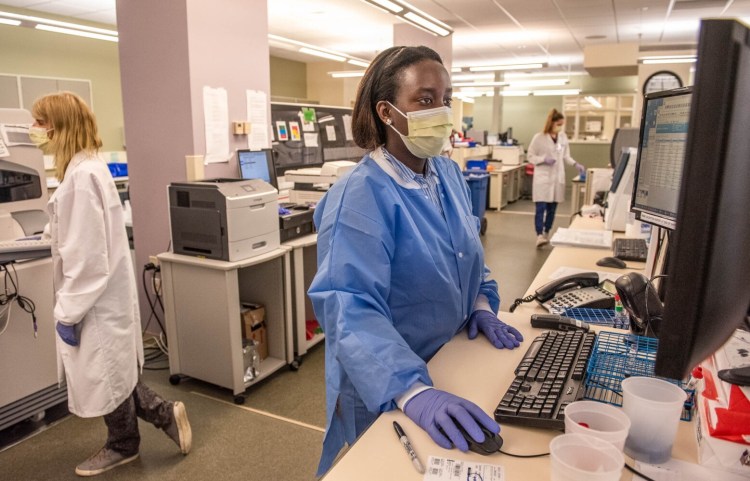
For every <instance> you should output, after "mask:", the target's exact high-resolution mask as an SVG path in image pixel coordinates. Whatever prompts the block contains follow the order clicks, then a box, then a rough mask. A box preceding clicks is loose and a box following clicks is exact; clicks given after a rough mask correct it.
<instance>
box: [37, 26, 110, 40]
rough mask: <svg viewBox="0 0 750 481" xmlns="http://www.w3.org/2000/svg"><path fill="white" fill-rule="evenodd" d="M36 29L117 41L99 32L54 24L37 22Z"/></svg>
mask: <svg viewBox="0 0 750 481" xmlns="http://www.w3.org/2000/svg"><path fill="white" fill-rule="evenodd" d="M34 28H36V29H37V30H44V31H47V32H56V33H64V34H66V35H75V36H76V37H86V38H95V39H97V40H107V41H109V42H117V41H118V38H117V37H113V36H111V35H102V34H101V33H93V32H82V31H80V30H74V29H72V28H63V27H55V26H54V25H42V24H38V25H37V26H36V27H34Z"/></svg>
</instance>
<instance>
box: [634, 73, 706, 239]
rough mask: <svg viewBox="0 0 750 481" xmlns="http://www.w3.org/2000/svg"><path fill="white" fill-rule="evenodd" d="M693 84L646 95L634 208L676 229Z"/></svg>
mask: <svg viewBox="0 0 750 481" xmlns="http://www.w3.org/2000/svg"><path fill="white" fill-rule="evenodd" d="M691 99H692V90H691V88H690V87H685V88H679V89H674V90H667V91H664V92H656V93H653V94H648V95H646V98H645V99H644V107H643V114H642V117H641V130H640V142H639V146H638V161H637V163H636V170H635V185H634V189H633V200H632V204H631V210H632V211H633V212H635V215H636V218H637V219H639V220H642V221H644V222H648V223H649V224H653V225H657V226H660V227H665V228H667V229H672V230H673V229H674V228H675V221H676V219H677V204H678V202H679V197H680V181H681V179H682V169H683V164H684V162H685V143H686V141H687V135H688V121H689V119H690V102H691Z"/></svg>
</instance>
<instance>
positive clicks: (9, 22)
mask: <svg viewBox="0 0 750 481" xmlns="http://www.w3.org/2000/svg"><path fill="white" fill-rule="evenodd" d="M0 24H3V25H13V26H14V27H17V26H19V25H21V21H20V20H11V19H9V18H0Z"/></svg>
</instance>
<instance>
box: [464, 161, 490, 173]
mask: <svg viewBox="0 0 750 481" xmlns="http://www.w3.org/2000/svg"><path fill="white" fill-rule="evenodd" d="M488 162H489V161H487V160H467V161H466V170H485V171H486V170H487V165H488Z"/></svg>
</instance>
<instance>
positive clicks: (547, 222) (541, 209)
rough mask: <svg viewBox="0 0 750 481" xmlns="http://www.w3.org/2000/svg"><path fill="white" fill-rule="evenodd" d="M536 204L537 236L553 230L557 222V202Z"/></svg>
mask: <svg viewBox="0 0 750 481" xmlns="http://www.w3.org/2000/svg"><path fill="white" fill-rule="evenodd" d="M535 204H536V216H535V217H534V226H535V227H536V235H541V234H542V232H544V233H545V234H546V233H547V232H549V231H550V230H552V223H553V222H555V211H556V210H557V202H535ZM545 214H546V216H545Z"/></svg>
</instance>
